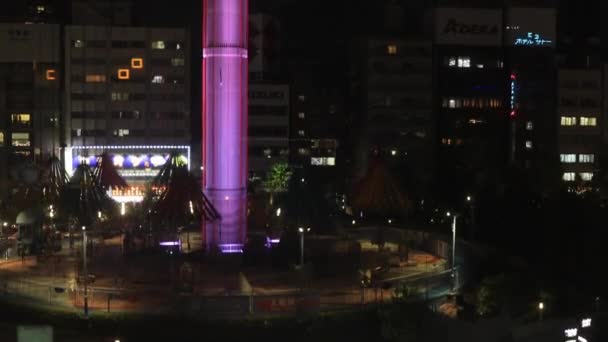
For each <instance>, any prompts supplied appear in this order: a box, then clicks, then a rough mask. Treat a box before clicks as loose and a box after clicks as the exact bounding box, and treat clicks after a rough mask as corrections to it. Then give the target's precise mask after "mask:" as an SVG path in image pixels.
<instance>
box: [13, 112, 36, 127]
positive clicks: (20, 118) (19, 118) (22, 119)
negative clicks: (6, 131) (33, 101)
mask: <svg viewBox="0 0 608 342" xmlns="http://www.w3.org/2000/svg"><path fill="white" fill-rule="evenodd" d="M31 119H32V116H31V115H30V114H26V113H20V114H11V122H12V123H13V124H21V125H28V124H29V123H30V121H31Z"/></svg>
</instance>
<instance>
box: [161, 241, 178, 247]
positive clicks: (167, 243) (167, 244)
mask: <svg viewBox="0 0 608 342" xmlns="http://www.w3.org/2000/svg"><path fill="white" fill-rule="evenodd" d="M158 245H159V246H179V245H180V242H179V241H162V242H160V243H159V244H158Z"/></svg>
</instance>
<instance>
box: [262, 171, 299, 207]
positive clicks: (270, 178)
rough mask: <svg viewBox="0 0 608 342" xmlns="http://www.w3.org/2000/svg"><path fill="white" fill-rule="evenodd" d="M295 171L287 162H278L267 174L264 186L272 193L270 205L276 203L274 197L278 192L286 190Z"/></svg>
mask: <svg viewBox="0 0 608 342" xmlns="http://www.w3.org/2000/svg"><path fill="white" fill-rule="evenodd" d="M292 174H293V172H292V171H291V170H290V168H289V165H287V163H277V164H274V165H273V166H272V168H271V169H270V171H269V172H268V174H267V175H266V181H265V182H264V188H266V191H268V192H269V193H270V202H269V203H270V206H271V207H272V206H273V205H274V197H275V196H276V194H278V193H282V192H286V191H287V189H288V188H289V180H290V179H291V175H292Z"/></svg>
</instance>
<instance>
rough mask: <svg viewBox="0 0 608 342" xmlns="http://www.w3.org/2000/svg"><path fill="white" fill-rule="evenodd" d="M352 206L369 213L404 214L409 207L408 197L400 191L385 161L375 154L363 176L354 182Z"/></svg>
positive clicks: (384, 214)
mask: <svg viewBox="0 0 608 342" xmlns="http://www.w3.org/2000/svg"><path fill="white" fill-rule="evenodd" d="M351 205H352V207H353V208H354V209H355V210H356V211H357V212H359V211H363V213H364V214H365V215H367V216H369V215H382V216H386V215H395V216H405V215H406V214H407V212H408V211H409V209H410V206H411V205H410V202H409V200H408V198H407V197H406V196H405V195H404V194H403V193H402V192H401V191H400V189H399V185H398V183H397V182H396V181H395V179H394V178H393V176H392V175H391V172H390V171H389V169H388V166H387V165H386V163H385V162H384V161H383V160H382V159H380V157H378V156H376V157H375V158H374V159H373V160H372V161H371V163H370V166H369V168H368V170H367V173H366V174H365V176H364V177H363V178H362V179H361V180H360V181H359V182H358V183H357V184H356V186H355V188H354V190H353V196H352V199H351Z"/></svg>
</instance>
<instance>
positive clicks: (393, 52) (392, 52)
mask: <svg viewBox="0 0 608 342" xmlns="http://www.w3.org/2000/svg"><path fill="white" fill-rule="evenodd" d="M386 51H387V52H388V54H389V55H396V54H397V45H394V44H390V45H388V46H387V47H386Z"/></svg>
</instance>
